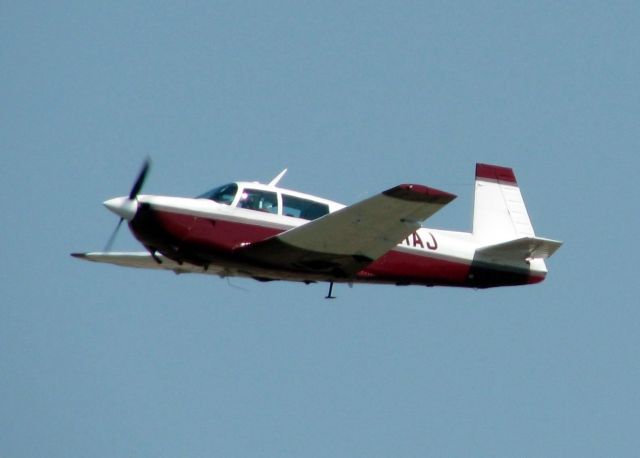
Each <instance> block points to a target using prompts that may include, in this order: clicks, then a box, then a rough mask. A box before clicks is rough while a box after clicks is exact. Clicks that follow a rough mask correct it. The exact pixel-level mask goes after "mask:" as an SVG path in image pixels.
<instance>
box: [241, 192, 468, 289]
mask: <svg viewBox="0 0 640 458" xmlns="http://www.w3.org/2000/svg"><path fill="white" fill-rule="evenodd" d="M455 197H456V196H454V195H453V194H449V193H447V192H443V191H439V190H437V189H433V188H428V187H426V186H422V185H415V184H403V185H399V186H396V187H394V188H391V189H389V190H387V191H385V192H382V193H380V194H378V195H376V196H373V197H370V198H368V199H365V200H363V201H361V202H358V203H356V204H354V205H351V206H349V207H345V208H343V209H341V210H338V211H336V212H333V213H330V214H328V215H325V216H323V217H322V218H319V219H317V220H314V221H311V222H309V223H306V224H304V225H302V226H298V227H296V228H293V229H290V230H288V231H286V232H283V233H282V234H279V235H276V236H274V237H271V238H269V239H267V240H263V241H261V242H257V243H253V244H249V245H243V246H240V247H238V248H237V249H236V253H237V254H240V255H242V256H244V257H245V258H246V259H247V260H250V261H252V262H258V263H260V264H262V265H266V266H271V267H278V268H284V269H287V270H293V271H304V272H309V273H325V274H327V275H329V276H335V277H352V276H354V275H355V274H356V273H357V272H359V271H360V270H362V269H363V268H364V267H365V266H366V265H367V264H369V263H371V262H372V261H374V260H376V259H377V258H379V257H380V256H382V255H383V254H385V253H386V252H387V251H389V250H391V249H392V248H393V247H395V246H396V245H397V244H398V243H400V242H401V241H402V240H403V239H404V238H406V237H407V236H408V235H409V234H411V233H413V232H414V231H416V230H417V229H418V228H419V227H420V223H421V222H422V221H424V220H425V219H427V218H429V217H430V216H431V215H433V214H434V213H435V212H437V211H438V210H440V209H441V208H442V207H443V206H445V205H446V204H448V203H449V202H451V201H452V200H453V199H455Z"/></svg>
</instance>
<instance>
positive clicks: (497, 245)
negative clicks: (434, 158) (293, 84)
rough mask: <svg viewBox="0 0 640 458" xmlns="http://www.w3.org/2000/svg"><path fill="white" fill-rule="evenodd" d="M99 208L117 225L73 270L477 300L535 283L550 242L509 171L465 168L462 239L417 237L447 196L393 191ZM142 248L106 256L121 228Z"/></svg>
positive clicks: (253, 187) (232, 189)
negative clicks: (345, 197)
mask: <svg viewBox="0 0 640 458" xmlns="http://www.w3.org/2000/svg"><path fill="white" fill-rule="evenodd" d="M149 165H150V162H149V160H147V161H146V162H145V163H144V165H143V167H142V169H141V171H140V173H139V175H138V177H137V179H136V181H135V183H134V185H133V188H132V189H131V192H130V193H129V195H128V196H125V197H116V198H114V199H110V200H107V201H106V202H104V205H105V206H106V207H107V208H108V209H109V210H111V211H112V212H113V213H115V214H116V215H118V216H120V221H119V222H118V225H117V226H116V229H115V231H114V232H113V235H112V236H111V238H110V239H109V242H108V243H107V247H106V248H105V250H104V251H102V252H90V253H73V254H72V256H75V257H77V258H80V259H85V260H89V261H95V262H102V263H109V264H116V265H119V266H127V267H138V268H147V269H164V270H170V271H173V272H175V273H177V274H181V273H206V274H213V275H218V276H220V277H232V276H238V277H249V278H253V279H256V280H259V281H271V280H288V281H300V282H305V283H312V282H328V283H329V285H330V286H329V294H328V296H327V297H328V298H331V297H332V295H331V292H332V289H333V284H334V282H335V283H349V284H353V283H378V284H393V285H425V286H460V287H472V288H489V287H495V286H513V285H525V284H532V283H539V282H541V281H542V280H544V278H545V276H546V274H547V268H546V265H545V261H544V260H545V259H546V258H548V257H550V256H551V255H552V254H553V253H554V252H555V251H556V250H557V249H558V248H559V247H560V245H561V244H562V242H559V241H556V240H551V239H546V238H541V237H537V236H536V235H535V234H534V232H533V226H532V225H531V221H530V219H529V215H528V213H527V209H526V207H525V204H524V200H523V198H522V194H521V193H520V189H519V187H518V183H517V182H516V177H515V175H514V173H513V170H512V169H510V168H507V167H500V166H495V165H488V164H477V165H476V178H475V198H474V214H473V231H472V232H470V233H468V232H454V231H448V230H437V229H428V228H425V227H422V226H421V223H422V221H424V220H426V219H427V218H429V217H430V216H431V215H433V214H434V213H436V212H437V211H438V210H440V209H441V208H442V207H444V206H445V205H447V204H448V203H449V202H451V201H452V200H453V199H455V197H456V196H454V195H453V194H449V193H447V192H444V191H440V190H437V189H434V188H430V187H427V186H423V185H419V184H401V185H398V186H395V187H393V188H391V189H388V190H386V191H384V192H382V193H380V194H377V195H375V196H373V197H370V198H368V199H365V200H362V201H360V202H358V203H355V204H353V205H349V206H344V205H342V204H339V203H337V202H333V201H331V200H327V199H322V198H320V197H315V196H312V195H308V194H304V193H301V192H296V191H292V190H288V189H284V188H281V187H279V186H278V183H279V181H280V179H281V178H282V177H283V176H284V174H285V173H286V171H287V170H286V169H285V170H283V171H282V172H281V173H280V174H279V175H278V176H276V177H275V178H274V179H273V180H271V182H269V184H260V183H257V182H254V183H250V182H243V181H238V182H234V183H229V184H225V185H223V186H220V187H217V188H214V189H212V190H210V191H208V192H205V193H204V194H202V195H200V196H198V197H195V198H184V197H167V196H157V195H143V194H140V190H141V189H142V185H143V184H144V181H145V179H146V176H147V173H148V171H149ZM125 220H126V221H127V222H128V224H129V228H130V229H131V232H132V233H133V235H134V236H135V237H136V239H138V240H139V241H140V242H141V243H142V245H144V247H145V248H146V251H144V252H112V251H111V250H110V248H111V246H112V244H113V240H114V238H115V236H116V234H117V232H118V230H119V229H120V226H121V224H122V222H123V221H125Z"/></svg>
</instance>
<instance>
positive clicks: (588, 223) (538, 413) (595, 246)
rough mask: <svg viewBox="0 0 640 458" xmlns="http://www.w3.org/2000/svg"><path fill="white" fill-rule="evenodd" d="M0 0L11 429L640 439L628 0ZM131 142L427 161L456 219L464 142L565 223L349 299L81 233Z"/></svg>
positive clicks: (313, 448)
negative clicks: (515, 264)
mask: <svg viewBox="0 0 640 458" xmlns="http://www.w3.org/2000/svg"><path fill="white" fill-rule="evenodd" d="M0 11H1V14H0V25H1V26H0V75H1V76H0V80H1V81H2V84H1V85H0V126H1V127H0V153H1V155H2V156H1V157H2V162H3V166H2V167H1V168H0V177H1V178H2V179H1V180H0V190H1V193H0V205H1V208H2V219H1V221H2V224H0V239H1V240H2V242H3V252H2V263H1V267H0V288H1V289H2V292H3V299H2V301H1V304H0V348H2V351H0V405H2V409H1V410H0V455H2V456H8V457H18V456H20V457H23V456H24V457H31V456H33V457H35V456H51V457H74V456H78V457H80V456H104V457H111V456H139V457H146V456H149V457H151V456H153V457H157V456H214V455H215V456H264V457H271V456H278V457H281V456H296V457H298V456H311V457H315V456H345V457H353V456H368V457H372V456H509V457H511V456H563V457H564V456H581V457H584V456H635V455H636V454H637V450H638V449H640V439H639V438H638V435H637V431H638V425H639V420H640V418H639V415H640V414H639V413H638V412H640V395H639V394H638V393H639V392H638V386H640V365H639V362H638V350H637V349H638V348H639V346H640V345H639V344H640V338H639V337H638V336H639V334H638V327H639V325H640V311H639V310H638V304H637V298H638V293H639V292H640V291H639V289H638V281H637V278H636V277H637V261H636V259H635V258H636V252H637V247H636V243H635V242H636V237H635V232H636V230H637V227H638V222H639V221H638V212H637V206H638V205H637V202H638V197H639V195H638V191H637V186H636V183H635V182H636V180H637V170H638V167H639V165H640V163H639V161H638V159H637V152H638V151H639V150H640V136H639V134H638V132H640V130H639V127H640V126H639V115H640V94H639V90H638V86H639V85H638V75H640V60H638V58H637V56H638V49H640V6H638V3H637V2H631V1H629V2H617V1H613V2H590V1H586V2H545V1H542V2H492V1H489V2H482V3H481V4H479V3H475V2H474V3H468V2H459V3H455V4H451V2H403V3H402V4H400V5H398V4H396V3H394V2H389V3H381V2H348V1H347V2H320V3H308V2H274V3H273V4H270V5H267V4H266V2H184V3H183V4H174V3H172V2H166V3H165V2H136V3H135V5H131V4H130V3H129V2H107V3H105V4H94V3H93V2H29V1H26V2H13V3H5V4H3V5H2V6H1V7H0ZM146 155H151V157H152V158H153V160H154V164H153V168H152V170H151V174H150V176H149V179H148V180H147V183H146V185H145V190H144V191H145V192H147V193H155V194H167V195H184V196H191V195H196V194H198V193H200V192H202V191H204V190H206V189H209V188H211V187H213V186H214V185H218V184H222V183H225V182H228V181H231V180H235V179H247V180H259V181H263V182H266V181H268V180H270V179H271V178H273V177H274V176H275V175H276V174H277V173H278V172H279V171H280V170H282V169H283V168H284V167H288V168H289V173H288V174H287V176H286V177H285V178H284V180H283V182H282V184H283V185H284V186H287V187H290V188H294V189H299V190H301V191H305V192H309V193H313V194H318V195H321V196H324V197H327V198H330V199H334V200H338V201H341V202H344V203H353V202H356V201H358V200H360V199H362V198H364V197H367V196H369V195H372V194H375V193H377V192H379V191H381V190H384V189H387V188H388V187H390V186H393V185H395V184H398V183H403V182H416V183H423V184H426V185H429V186H434V187H437V188H440V189H443V190H446V191H449V192H453V193H455V194H457V195H458V196H459V198H458V199H457V200H456V201H454V202H453V203H452V204H451V205H449V206H448V207H447V208H446V209H444V210H443V211H442V212H440V213H439V214H438V215H436V216H435V217H434V218H433V219H432V220H430V221H429V223H428V225H429V226H431V227H442V228H451V229H461V230H468V229H470V226H471V214H472V194H473V170H474V165H475V163H476V162H489V163H495V164H500V165H506V166H511V167H513V168H514V169H515V170H516V174H517V177H518V180H519V182H520V185H521V187H522V191H523V194H524V197H525V200H526V202H527V206H528V209H529V213H530V215H531V218H532V220H533V223H534V226H535V228H536V231H537V233H538V234H539V235H541V236H546V237H551V238H557V239H561V240H564V241H565V245H564V246H563V247H562V248H561V250H560V251H559V252H558V253H557V254H556V255H555V256H554V257H553V258H552V259H551V260H550V262H549V267H550V271H551V272H550V275H549V277H548V279H547V281H546V282H545V283H543V284H541V285H537V286H533V287H524V288H511V289H493V290H486V291H474V290H456V289H446V288H441V289H438V288H431V289H427V288H420V287H408V288H399V287H384V286H383V287H375V286H356V287H354V288H353V289H349V288H347V287H344V286H339V287H337V288H336V290H335V292H336V294H337V296H338V297H339V299H338V300H336V301H325V300H324V299H323V296H324V295H325V294H326V287H325V286H324V285H310V286H304V285H298V284H290V283H269V284H259V283H256V282H252V281H247V280H230V281H227V280H222V279H217V278H213V277H208V276H175V275H173V274H168V273H159V272H145V271H138V270H127V269H118V268H116V267H112V266H102V265H94V264H88V263H83V262H80V261H78V260H75V259H72V258H71V257H69V253H70V252H74V251H84V250H95V249H101V248H102V247H103V246H104V244H105V243H106V241H107V239H108V237H109V235H110V233H111V231H112V230H113V228H114V227H115V224H116V223H117V218H116V217H115V216H114V215H112V214H110V213H109V212H108V211H107V210H106V209H104V208H103V207H102V205H101V203H102V201H104V200H105V199H107V198H110V197H114V196H118V195H123V194H126V193H127V192H128V190H129V189H130V187H131V184H132V182H133V180H134V178H135V175H136V173H137V171H138V169H139V167H140V164H141V163H142V160H143V158H144V157H145V156H146ZM115 248H116V249H120V250H135V249H138V246H137V244H136V242H135V240H134V239H133V238H132V237H131V236H130V235H129V234H128V231H127V230H123V231H121V233H120V236H119V238H118V240H117V242H116V245H115Z"/></svg>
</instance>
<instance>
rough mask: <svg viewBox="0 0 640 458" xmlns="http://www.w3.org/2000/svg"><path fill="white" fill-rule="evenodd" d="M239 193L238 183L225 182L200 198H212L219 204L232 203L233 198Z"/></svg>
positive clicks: (199, 197)
mask: <svg viewBox="0 0 640 458" xmlns="http://www.w3.org/2000/svg"><path fill="white" fill-rule="evenodd" d="M237 193H238V185H237V184H235V183H231V184H225V185H223V186H220V187H218V188H215V189H212V190H211V191H207V192H205V193H204V194H201V195H199V196H198V197H197V198H198V199H211V200H213V201H214V202H218V203H219V204H224V205H231V203H232V202H233V199H234V198H235V197H236V194H237Z"/></svg>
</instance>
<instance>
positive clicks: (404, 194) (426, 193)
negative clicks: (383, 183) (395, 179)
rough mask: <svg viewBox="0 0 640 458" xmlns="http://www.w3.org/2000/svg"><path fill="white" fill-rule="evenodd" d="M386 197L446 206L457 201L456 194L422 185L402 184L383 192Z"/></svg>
mask: <svg viewBox="0 0 640 458" xmlns="http://www.w3.org/2000/svg"><path fill="white" fill-rule="evenodd" d="M383 194H384V195H386V196H389V197H395V198H396V199H403V200H409V201H412V202H427V203H433V204H441V205H445V204H448V203H449V202H451V201H452V200H453V199H455V198H456V197H457V196H456V195H455V194H450V193H448V192H445V191H440V190H439V189H435V188H430V187H428V186H424V185H421V184H408V183H407V184H401V185H398V186H396V187H393V188H391V189H388V190H386V191H385V192H383Z"/></svg>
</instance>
